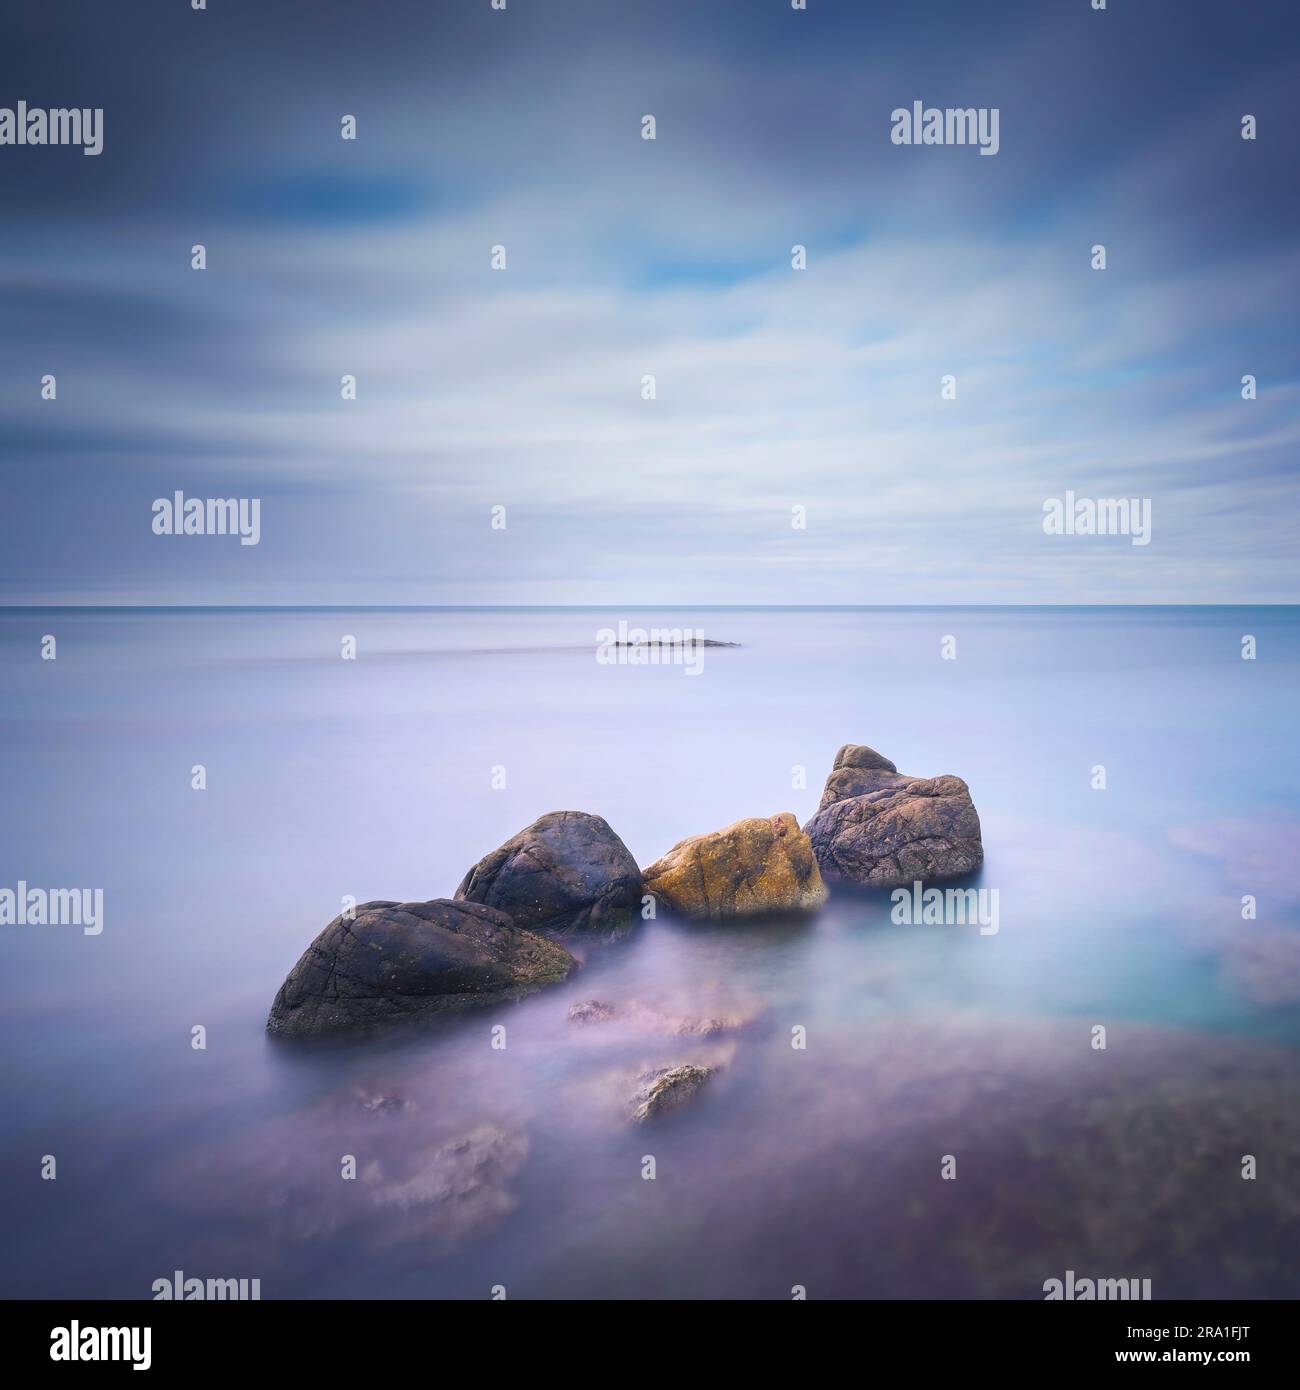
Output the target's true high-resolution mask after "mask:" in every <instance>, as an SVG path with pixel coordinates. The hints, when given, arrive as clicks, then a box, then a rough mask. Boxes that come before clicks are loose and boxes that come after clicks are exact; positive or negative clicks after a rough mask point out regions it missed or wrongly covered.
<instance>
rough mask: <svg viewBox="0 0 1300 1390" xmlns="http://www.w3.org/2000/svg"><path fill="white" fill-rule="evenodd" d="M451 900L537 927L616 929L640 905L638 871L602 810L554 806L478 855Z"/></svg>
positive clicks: (547, 928) (627, 921)
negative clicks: (592, 812) (478, 905)
mask: <svg viewBox="0 0 1300 1390" xmlns="http://www.w3.org/2000/svg"><path fill="white" fill-rule="evenodd" d="M456 901H457V902H475V903H484V904H485V905H486V906H488V907H494V908H496V909H497V910H498V911H500V912H505V913H507V914H508V915H509V917H510V919H511V921H513V922H514V924H515V925H516V926H518V927H527V928H529V929H531V930H535V931H545V932H557V933H565V932H571V931H593V932H596V931H606V930H615V929H617V928H619V927H622V926H625V925H626V924H627V923H629V922H630V921H631V920H632V917H633V914H634V912H635V910H636V909H637V908H638V907H639V906H640V902H641V870H640V869H639V868H638V867H637V863H636V860H635V859H633V858H632V855H631V854H630V853H629V852H628V848H627V846H626V845H625V844H624V843H623V841H622V840H620V839H619V838H618V836H617V835H616V834H615V833H614V832H613V831H612V830H611V829H610V828H609V825H608V824H607V823H606V822H605V821H604V820H603V819H602V818H601V817H600V816H591V815H587V814H586V813H585V812H583V811H551V812H548V813H547V814H546V815H544V816H541V817H539V818H538V819H537V820H535V821H534V822H533V823H532V824H531V825H529V826H527V827H525V828H524V829H523V830H521V831H520V832H519V833H518V834H517V835H515V836H512V837H511V838H510V839H509V840H507V841H506V842H505V844H503V845H502V846H500V848H499V849H494V850H493V851H492V853H491V854H488V855H485V856H484V858H482V859H480V860H479V862H478V863H477V864H475V866H474V867H473V868H472V869H471V870H470V871H469V872H468V873H467V874H466V875H465V877H464V878H463V879H462V880H461V884H460V887H459V888H457V889H456Z"/></svg>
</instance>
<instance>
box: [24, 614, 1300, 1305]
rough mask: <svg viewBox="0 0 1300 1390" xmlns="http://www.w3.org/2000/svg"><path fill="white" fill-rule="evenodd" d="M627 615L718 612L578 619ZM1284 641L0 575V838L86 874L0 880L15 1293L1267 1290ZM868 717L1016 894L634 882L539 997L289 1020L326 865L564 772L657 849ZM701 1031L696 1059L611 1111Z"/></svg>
mask: <svg viewBox="0 0 1300 1390" xmlns="http://www.w3.org/2000/svg"><path fill="white" fill-rule="evenodd" d="M620 617H623V618H626V619H628V621H629V622H632V623H634V624H635V623H640V624H643V625H647V626H648V625H651V624H655V623H659V624H662V625H665V626H674V627H681V626H687V625H689V626H693V627H695V628H698V629H700V630H702V631H703V634H704V635H705V636H706V637H708V638H710V639H717V640H721V641H734V642H737V643H739V644H740V645H739V646H738V647H735V648H726V649H716V650H715V649H706V650H705V652H704V654H703V667H702V669H701V671H700V672H699V674H698V675H691V674H689V673H688V671H687V670H686V669H684V668H683V667H682V666H680V665H673V664H666V665H661V666H632V665H601V664H598V663H597V661H596V660H595V655H594V653H595V648H596V634H597V631H598V629H600V628H602V627H605V626H609V625H611V624H614V623H616V622H617V620H618V618H620ZM45 634H52V635H54V636H56V638H57V643H58V645H57V659H56V660H54V661H44V660H42V659H41V639H42V637H43V636H44V635H45ZM1246 634H1249V635H1251V636H1253V637H1254V638H1255V639H1256V642H1257V653H1258V654H1257V657H1256V659H1254V660H1243V659H1242V638H1243V635H1246ZM345 636H353V637H355V639H356V644H357V659H356V660H344V659H342V657H341V655H340V652H341V642H342V640H343V638H344V637H345ZM949 636H951V637H953V638H955V651H956V659H955V660H947V659H944V657H943V655H942V643H943V639H944V638H945V637H949ZM1298 674H1300V616H1298V615H1297V611H1296V610H1292V609H1283V608H1275V609H1113V608H1112V609H987V610H975V609H965V610H962V609H958V610H938V609H936V610H883V611H788V610H787V611H760V610H730V611H691V612H686V611H674V612H671V613H669V612H662V613H661V612H650V611H646V612H630V611H624V612H619V613H606V612H598V611H594V610H591V611H587V610H554V611H491V612H445V611H444V612H420V611H319V610H311V611H277V612H252V611H234V610H229V611H182V610H172V611H166V610H153V611H150V610H138V611H131V612H125V611H101V612H93V611H88V610H87V611H61V612H45V613H41V612H39V611H35V610H27V611H9V612H7V613H5V614H4V615H3V616H2V617H0V698H2V709H3V747H4V752H3V762H4V770H3V777H2V779H0V830H2V832H3V833H2V836H0V842H2V843H3V850H4V853H3V863H2V866H0V887H7V888H11V889H12V888H15V887H16V885H17V884H18V882H19V881H25V882H27V883H28V884H31V885H39V886H46V887H55V886H60V887H65V886H66V887H73V886H84V887H91V886H95V887H102V888H103V890H104V921H103V931H102V933H100V934H99V935H96V936H88V935H85V934H84V933H82V932H81V931H80V930H78V929H77V928H75V927H71V926H48V925H45V926H38V925H25V926H18V925H5V926H3V927H0V952H3V958H2V962H0V965H2V973H3V1011H2V1013H0V1055H3V1058H4V1078H3V1097H2V1104H0V1114H3V1117H4V1125H3V1141H2V1154H0V1165H2V1171H3V1176H4V1182H3V1187H2V1188H0V1191H2V1193H3V1196H2V1198H0V1200H2V1201H3V1204H4V1212H3V1222H4V1230H5V1235H6V1242H7V1245H8V1247H9V1251H10V1259H9V1260H8V1261H7V1262H6V1276H5V1277H6V1280H7V1285H6V1287H5V1289H4V1290H3V1292H4V1293H6V1294H7V1295H10V1296H13V1295H27V1296H42V1297H43V1296H50V1297H55V1296H88V1297H108V1296H116V1297H126V1298H137V1297H138V1298H148V1297H150V1295H151V1286H152V1284H153V1282H154V1281H155V1280H157V1279H160V1278H170V1277H171V1276H172V1274H173V1272H174V1271H176V1270H181V1271H183V1272H184V1273H185V1274H186V1275H188V1276H196V1277H235V1278H259V1279H260V1280H261V1290H262V1296H263V1297H264V1298H275V1297H308V1296H329V1297H339V1296H361V1297H370V1298H384V1297H400V1296H406V1297H468V1298H489V1297H491V1296H492V1290H493V1289H494V1288H502V1287H503V1288H504V1289H505V1290H506V1293H507V1296H508V1297H510V1298H516V1297H519V1298H527V1297H602V1298H605V1297H634V1296H647V1297H766V1298H782V1299H785V1298H790V1297H791V1296H792V1290H793V1289H795V1287H796V1286H802V1287H803V1288H805V1289H806V1290H807V1294H808V1296H809V1297H812V1298H816V1297H833V1296H839V1297H845V1296H872V1297H891V1296H899V1297H902V1296H921V1297H927V1296H935V1297H941V1296H949V1297H951V1296H1005V1297H1025V1298H1041V1297H1042V1286H1043V1282H1044V1281H1045V1280H1047V1279H1049V1278H1052V1277H1061V1276H1064V1274H1065V1271H1066V1270H1067V1269H1073V1270H1074V1271H1076V1273H1077V1274H1079V1275H1086V1276H1097V1277H1142V1278H1150V1279H1151V1280H1152V1282H1153V1291H1154V1294H1155V1297H1157V1298H1162V1297H1173V1296H1176V1295H1191V1296H1208V1295H1218V1294H1226V1295H1239V1296H1264V1297H1288V1296H1289V1297H1294V1296H1296V1295H1297V1294H1300V1273H1297V1270H1296V1265H1295V1260H1294V1251H1295V1249H1296V1248H1297V1237H1298V1236H1300V1162H1298V1160H1300V1104H1298V1103H1297V1102H1298V1101H1300V1065H1298V1064H1300V1008H1298V1006H1300V887H1298V886H1297V880H1298V877H1300V870H1298V868H1297V865H1298V864H1300V853H1297V850H1298V849H1300V794H1298V791H1297V787H1298V783H1297V761H1298V755H1297V747H1296V738H1295V729H1296V717H1295V707H1296V706H1295V702H1296V691H1297V675H1298ZM846 742H855V743H867V744H870V745H871V746H873V747H875V748H877V749H879V750H880V751H881V752H882V753H883V754H884V755H885V756H886V757H888V758H891V759H892V760H893V761H894V762H895V763H896V764H897V765H898V767H899V769H900V770H901V771H903V772H907V773H911V774H916V775H923V776H931V775H937V774H940V773H955V774H957V775H959V776H961V777H963V778H964V779H965V780H966V781H967V782H968V783H969V785H970V788H971V793H972V796H973V798H974V801H975V805H976V807H977V808H978V811H979V814H980V818H981V822H982V826H983V838H984V846H985V854H986V859H985V865H984V868H983V870H982V872H981V874H980V875H979V877H978V879H977V880H976V886H979V887H983V888H988V889H996V890H997V891H998V904H999V912H998V931H997V932H996V933H995V934H993V933H989V934H981V933H980V931H979V929H978V927H977V926H970V925H965V926H962V925H949V926H941V925H929V926H925V925H903V924H895V923H894V922H892V921H891V903H890V898H889V895H888V894H887V893H883V892H882V893H877V894H874V895H861V896H856V895H849V894H843V893H841V894H836V895H834V896H833V897H832V900H831V902H830V903H829V904H828V906H827V907H826V908H825V909H824V910H823V911H822V912H821V913H820V914H818V915H816V916H814V917H812V918H809V919H794V918H791V919H786V920H783V919H768V920H763V921H760V922H752V923H742V922H731V923H727V924H723V925H716V926H699V925H687V924H682V923H676V922H673V921H670V920H667V919H665V918H663V917H660V918H659V920H656V921H650V922H646V923H644V924H642V925H640V926H639V927H638V928H637V929H636V930H635V931H634V932H633V933H632V934H631V935H630V936H628V937H627V938H626V939H624V940H621V941H618V942H616V943H612V944H608V945H598V946H593V947H592V948H591V949H590V950H587V951H586V952H585V955H586V959H585V963H584V966H583V968H582V969H581V970H580V971H578V972H577V973H576V974H575V975H574V976H573V977H572V978H571V979H570V980H569V981H567V982H566V983H564V984H562V985H559V986H556V987H553V988H550V989H547V990H544V991H542V992H540V993H537V994H534V995H532V996H530V997H528V998H527V999H525V1000H523V1001H521V1002H518V1003H515V1004H510V1005H505V1006H500V1007H495V1008H489V1009H486V1010H483V1011H479V1012H470V1013H466V1014H462V1015H460V1016H458V1017H455V1018H451V1019H445V1020H441V1021H438V1022H436V1023H431V1024H429V1025H427V1026H424V1027H417V1028H415V1029H413V1030H411V1031H406V1032H403V1033H401V1034H400V1035H389V1036H386V1037H380V1038H372V1039H368V1040H363V1041H356V1042H339V1043H330V1044H327V1045H317V1046H303V1045H301V1044H299V1045H288V1044H285V1043H283V1042H279V1041H276V1040H273V1039H270V1038H268V1037H267V1036H266V1034H265V1031H264V1024H265V1019H266V1013H267V1009H268V1007H269V1005H270V1003H271V1000H272V997H273V996H274V994H275V991H276V989H277V988H278V986H279V984H280V982H281V981H282V979H283V978H284V976H285V974H286V972H287V971H288V970H289V969H290V967H291V966H292V965H293V964H294V962H295V961H296V960H297V958H298V956H299V955H300V954H301V952H302V951H303V949H304V948H305V947H306V946H307V944H308V943H309V942H310V941H311V939H312V938H313V937H314V936H315V935H316V934H317V933H318V932H319V931H320V930H321V928H322V927H324V926H325V924H326V923H327V922H328V921H329V920H330V919H331V918H332V917H333V916H335V915H336V914H337V913H338V912H339V910H340V907H341V905H342V902H343V900H344V898H345V897H346V896H347V895H351V896H352V897H354V898H355V899H356V900H357V901H359V902H364V901H366V900H368V899H394V900H422V899H427V898H433V897H442V896H446V897H449V896H451V894H452V893H453V892H454V890H455V888H456V885H457V884H458V882H459V881H460V879H461V877H462V875H463V874H464V872H465V870H466V869H467V868H468V867H469V866H470V865H471V864H473V863H474V862H475V861H476V860H477V859H478V858H480V857H481V856H482V855H483V854H485V853H486V852H487V851H489V850H490V849H493V848H494V847H495V846H497V845H498V844H499V843H500V842H501V841H503V840H505V839H506V838H508V837H509V836H510V835H512V834H513V833H514V832H515V831H517V830H519V829H521V828H522V827H523V826H525V825H526V824H528V823H529V822H530V821H532V820H533V819H535V818H536V817H537V816H538V815H540V814H542V813H543V812H546V811H550V810H559V809H576V810H583V811H590V812H594V813H598V814H600V815H602V816H604V817H605V818H606V819H607V820H608V821H609V823H610V824H611V826H613V828H614V829H615V830H616V831H617V832H618V834H619V835H620V836H621V837H622V838H623V840H624V841H625V843H626V844H627V845H628V847H629V849H630V850H631V852H632V854H633V855H634V856H635V858H636V859H637V861H638V862H639V863H641V864H643V865H645V864H648V863H650V862H651V861H652V860H654V859H655V858H657V857H658V856H659V855H660V854H662V853H663V852H664V851H665V850H666V849H667V848H668V847H669V846H671V845H672V844H673V843H675V842H676V841H677V840H679V839H681V838H683V837H685V836H687V835H691V834H695V833H698V832H702V831H706V830H710V829H715V828H718V827H721V826H724V825H726V824H728V823H730V822H732V821H734V820H737V819H739V818H741V817H744V816H754V815H771V814H774V813H776V812H779V811H787V810H788V811H792V812H793V813H794V814H795V815H796V817H797V818H798V819H799V821H800V822H801V823H803V822H805V821H806V820H807V819H808V817H809V816H810V815H811V814H812V812H813V811H814V810H815V809H816V807H817V803H818V800H819V797H820V793H821V785H822V782H823V781H824V779H825V776H826V774H827V772H828V771H829V770H830V767H831V762H832V759H833V757H834V755H835V751H836V749H837V748H838V747H839V745H841V744H843V743H846ZM196 764H202V765H203V766H204V767H205V769H206V776H207V787H206V790H203V791H196V790H194V789H192V787H191V769H192V768H193V767H194V766H195V765H196ZM1099 766H1101V767H1104V768H1105V776H1106V786H1105V789H1104V790H1099V789H1096V788H1095V787H1094V781H1095V780H1096V777H1095V774H1094V769H1095V768H1097V767H1099ZM496 769H501V770H503V774H502V773H501V772H498V773H497V774H496V777H495V780H496V781H498V782H499V781H500V780H501V778H502V775H504V781H505V785H504V787H494V786H493V781H494V770H496ZM800 769H804V770H805V773H804V775H803V776H802V777H801V776H800V771H799V770H800ZM1245 895H1250V896H1252V897H1254V898H1255V899H1256V902H1257V913H1256V915H1255V916H1254V917H1253V918H1250V917H1247V918H1243V912H1242V899H1243V896H1245ZM592 999H594V1000H600V1001H602V1002H607V1003H611V1004H614V1005H617V1006H619V1007H621V1008H622V1009H623V1011H624V1013H625V1017H624V1018H623V1019H621V1020H615V1021H609V1022H604V1023H594V1024H587V1025H581V1024H578V1023H575V1022H573V1021H571V1020H570V1019H569V1017H568V1011H569V1009H570V1006H571V1005H573V1004H575V1003H578V1002H581V1001H584V1000H592ZM699 1019H713V1020H717V1021H718V1022H720V1023H721V1024H723V1025H725V1026H724V1027H722V1028H720V1029H719V1030H717V1031H715V1032H713V1033H712V1034H711V1035H709V1036H699V1035H698V1034H697V1033H694V1032H692V1031H690V1021H691V1020H699ZM499 1024H504V1025H505V1028H506V1034H505V1036H506V1046H505V1048H504V1049H500V1048H495V1049H494V1048H493V1047H492V1045H491V1044H492V1037H493V1028H494V1026H495V1025H499ZM1097 1025H1103V1026H1104V1027H1105V1029H1106V1047H1105V1049H1104V1050H1101V1049H1098V1048H1097V1047H1095V1046H1094V1037H1095V1034H1094V1029H1095V1027H1096V1026H1097ZM195 1026H201V1027H202V1028H203V1029H205V1030H206V1042H207V1045H206V1048H205V1049H203V1050H196V1049H194V1048H193V1047H192V1046H191V1037H192V1029H193V1028H194V1027H195ZM794 1030H802V1031H803V1035H804V1036H806V1046H805V1047H802V1048H799V1047H795V1046H792V1040H793V1039H794V1038H795V1036H796V1034H795V1031H794ZM679 1062H696V1063H700V1064H703V1065H709V1066H713V1067H716V1068H718V1070H717V1073H716V1075H715V1076H714V1077H713V1079H712V1080H711V1081H710V1082H709V1084H708V1085H707V1086H706V1087H705V1089H704V1090H702V1091H701V1092H700V1094H699V1095H698V1096H697V1097H695V1098H694V1099H693V1100H692V1101H691V1102H690V1104H689V1105H687V1106H684V1107H682V1108H681V1109H679V1110H677V1111H676V1112H674V1113H672V1114H669V1115H666V1116H664V1117H662V1118H661V1119H660V1121H659V1122H657V1123H654V1124H650V1125H645V1126H641V1127H637V1126H633V1125H632V1124H631V1123H630V1122H629V1119H628V1113H627V1111H628V1097H629V1095H630V1093H631V1090H632V1089H633V1086H634V1084H635V1078H636V1077H637V1075H638V1074H639V1073H640V1072H642V1071H644V1070H646V1069H648V1068H658V1067H662V1066H668V1065H672V1064H676V1063H679ZM45 1155H52V1156H54V1157H55V1158H56V1160H57V1178H56V1179H55V1180H54V1181H46V1180H42V1177H41V1170H42V1162H43V1158H44V1156H45ZM344 1155H353V1156H355V1158H356V1163H357V1171H358V1177H357V1179H356V1180H354V1181H345V1180H343V1179H342V1178H341V1176H340V1173H341V1162H342V1158H343V1156H344ZM1244 1155H1253V1156H1254V1158H1255V1160H1256V1166H1257V1176H1256V1177H1254V1178H1253V1179H1249V1180H1247V1179H1244V1178H1243V1176H1242V1171H1243V1156H1244ZM945 1156H951V1157H952V1159H953V1160H955V1171H956V1177H955V1178H954V1179H945V1178H943V1177H942V1176H941V1171H942V1167H943V1163H944V1159H945ZM648 1157H650V1158H653V1160H654V1173H655V1176H654V1178H653V1180H647V1179H646V1178H645V1177H644V1176H643V1173H644V1172H645V1171H646V1166H647V1165H646V1159H647V1158H648ZM950 1166H951V1165H950Z"/></svg>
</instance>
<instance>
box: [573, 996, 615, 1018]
mask: <svg viewBox="0 0 1300 1390" xmlns="http://www.w3.org/2000/svg"><path fill="white" fill-rule="evenodd" d="M618 1016H619V1014H618V1010H617V1009H616V1008H615V1007H614V1006H613V1004H602V1003H601V1002H600V1000H599V999H584V1000H583V1001H582V1003H580V1004H571V1005H570V1006H569V1020H570V1022H572V1023H605V1022H607V1021H608V1020H609V1019H611V1018H617V1017H618Z"/></svg>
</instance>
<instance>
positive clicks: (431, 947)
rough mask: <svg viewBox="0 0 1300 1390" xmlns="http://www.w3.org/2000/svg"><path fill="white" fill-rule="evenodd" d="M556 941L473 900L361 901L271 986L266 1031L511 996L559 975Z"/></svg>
mask: <svg viewBox="0 0 1300 1390" xmlns="http://www.w3.org/2000/svg"><path fill="white" fill-rule="evenodd" d="M575 964H576V962H575V961H574V959H573V957H572V956H571V955H569V953H568V952H567V951H566V950H565V949H564V948H563V947H562V946H558V945H557V944H556V943H555V942H553V941H548V940H547V939H546V938H545V937H542V936H538V935H537V934H536V933H534V932H530V931H523V930H520V929H519V928H517V927H515V926H514V924H513V923H512V922H511V920H510V918H509V917H507V916H506V915H505V914H504V913H502V912H497V911H496V910H495V909H493V908H490V907H484V906H482V905H480V904H478V903H466V902H452V901H451V900H450V899H448V898H435V899H434V900H433V901H432V902H427V903H392V902H370V903H363V904H362V905H361V906H360V907H358V908H356V909H355V916H354V918H353V920H352V921H348V920H347V919H346V918H345V917H343V916H339V917H336V918H335V919H334V920H333V921H332V922H331V923H330V924H329V926H328V927H326V928H325V930H324V931H323V932H321V934H320V935H319V936H318V937H317V938H316V940H315V941H313V942H312V944H311V945H310V946H308V948H307V949H306V951H304V952H303V954H302V957H301V959H300V960H299V961H298V964H297V965H295V966H294V968H293V969H292V970H291V971H290V972H289V975H288V978H287V979H286V980H285V982H284V984H282V985H281V986H280V992H279V993H278V994H277V995H276V996H275V1002H274V1004H272V1005H271V1014H270V1017H269V1018H268V1019H267V1021H266V1026H267V1029H268V1031H269V1032H271V1033H276V1034H280V1035H283V1036H287V1037H311V1036H317V1035H320V1034H324V1033H336V1032H342V1031H345V1030H348V1029H355V1028H366V1027H372V1026H375V1025H379V1024H385V1023H390V1022H394V1021H396V1020H399V1019H405V1018H410V1017H411V1016H413V1015H423V1014H436V1013H447V1012H451V1011H454V1010H458V1009H465V1008H470V1007H472V1006H474V1005H477V1004H494V1003H498V1002H500V1001H501V1000H503V999H513V998H516V997H517V996H519V995H521V994H526V993H528V991H530V990H533V989H537V988H539V987H540V986H541V985H545V984H550V983H552V982H553V981H557V980H563V979H564V978H565V976H566V975H568V973H569V971H570V970H572V969H573V967H574V965H575Z"/></svg>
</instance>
